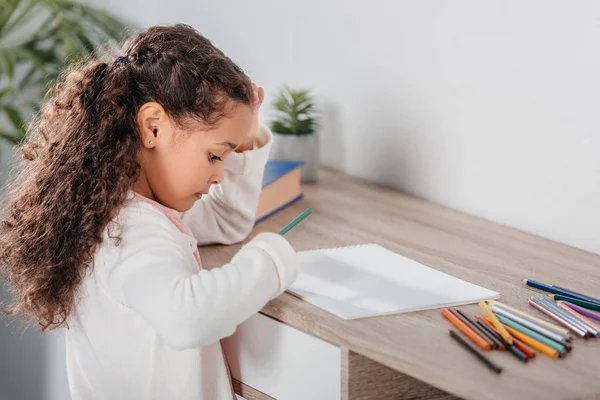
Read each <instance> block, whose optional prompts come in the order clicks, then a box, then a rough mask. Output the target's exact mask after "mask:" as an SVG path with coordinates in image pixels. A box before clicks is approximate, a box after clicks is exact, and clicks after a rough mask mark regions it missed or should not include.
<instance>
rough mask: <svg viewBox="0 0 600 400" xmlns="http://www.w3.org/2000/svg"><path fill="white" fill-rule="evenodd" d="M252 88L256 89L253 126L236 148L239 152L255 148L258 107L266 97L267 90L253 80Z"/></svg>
mask: <svg viewBox="0 0 600 400" xmlns="http://www.w3.org/2000/svg"><path fill="white" fill-rule="evenodd" d="M252 88H253V89H254V108H253V113H252V126H251V128H250V131H249V132H248V136H246V139H245V140H244V142H243V143H242V144H241V145H240V146H239V147H238V148H237V149H235V151H236V152H237V153H241V152H243V151H246V150H252V149H253V148H254V141H255V139H256V132H257V131H258V109H259V108H260V106H261V105H262V102H263V100H264V98H265V91H264V90H263V88H261V87H258V86H256V84H255V83H254V82H252Z"/></svg>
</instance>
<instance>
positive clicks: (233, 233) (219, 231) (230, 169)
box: [182, 124, 273, 245]
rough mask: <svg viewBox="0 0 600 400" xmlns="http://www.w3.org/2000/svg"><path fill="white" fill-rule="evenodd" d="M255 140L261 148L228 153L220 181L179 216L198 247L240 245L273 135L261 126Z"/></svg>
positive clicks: (249, 223) (252, 213)
mask: <svg viewBox="0 0 600 400" xmlns="http://www.w3.org/2000/svg"><path fill="white" fill-rule="evenodd" d="M255 141H256V142H257V143H258V145H259V146H261V147H259V148H257V149H254V150H248V151H244V152H243V153H235V152H234V153H231V154H230V155H229V156H228V157H227V158H226V159H225V161H224V162H225V177H224V179H223V182H222V183H221V184H219V185H213V186H212V188H211V190H210V193H209V194H208V196H205V197H203V198H202V199H201V200H200V201H197V202H196V204H194V206H193V207H192V208H191V209H190V210H189V211H186V212H185V213H183V215H182V219H183V221H184V222H185V223H186V224H187V225H188V226H189V227H190V229H191V230H192V232H193V233H194V237H195V238H196V240H197V241H198V244H200V245H205V244H213V243H219V244H232V243H237V242H241V241H242V240H244V239H245V238H246V237H247V236H248V234H249V233H250V231H251V230H252V228H253V226H254V222H255V219H256V209H257V207H258V199H259V197H260V193H261V190H262V179H263V174H264V170H265V164H266V163H267V160H268V158H269V150H270V149H271V144H272V142H273V134H272V133H271V131H270V130H269V128H267V127H266V126H265V125H262V124H261V125H260V126H259V128H258V132H257V134H256V138H255Z"/></svg>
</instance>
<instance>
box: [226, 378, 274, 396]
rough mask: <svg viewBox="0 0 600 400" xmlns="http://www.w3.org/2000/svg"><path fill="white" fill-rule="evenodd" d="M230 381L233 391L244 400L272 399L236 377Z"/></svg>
mask: <svg viewBox="0 0 600 400" xmlns="http://www.w3.org/2000/svg"><path fill="white" fill-rule="evenodd" d="M232 381H233V390H234V391H235V393H236V394H237V395H239V396H242V397H243V398H244V399H246V400H274V399H273V398H272V397H271V396H267V395H266V394H264V393H263V392H259V391H258V390H256V389H254V388H252V387H250V386H248V385H244V384H243V383H242V382H240V381H238V380H236V379H232Z"/></svg>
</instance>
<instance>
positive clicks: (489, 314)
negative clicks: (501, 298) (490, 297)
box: [479, 301, 513, 344]
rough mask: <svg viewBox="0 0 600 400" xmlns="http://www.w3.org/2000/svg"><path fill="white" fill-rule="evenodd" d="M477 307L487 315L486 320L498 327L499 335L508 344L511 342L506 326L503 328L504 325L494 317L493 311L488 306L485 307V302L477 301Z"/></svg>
mask: <svg viewBox="0 0 600 400" xmlns="http://www.w3.org/2000/svg"><path fill="white" fill-rule="evenodd" d="M479 307H481V309H482V310H483V312H484V313H485V315H486V316H487V318H488V320H490V322H491V323H492V324H494V326H495V327H496V329H498V333H500V336H502V339H504V341H505V342H506V343H508V344H513V340H512V337H510V334H509V333H508V331H507V330H506V328H504V325H502V324H501V323H500V321H498V318H496V316H495V315H494V313H493V312H491V311H490V309H489V308H487V306H486V305H485V303H484V302H483V301H480V302H479Z"/></svg>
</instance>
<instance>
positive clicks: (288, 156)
mask: <svg viewBox="0 0 600 400" xmlns="http://www.w3.org/2000/svg"><path fill="white" fill-rule="evenodd" d="M274 108H275V111H274V119H273V121H272V122H271V131H272V132H273V135H274V141H273V147H272V150H271V156H270V158H271V159H272V160H286V161H302V162H304V166H303V167H302V182H315V181H316V180H317V168H318V164H319V142H318V136H317V131H318V129H319V122H318V121H317V115H316V110H315V106H314V101H313V97H312V96H311V94H310V93H309V91H307V90H294V89H291V88H289V87H284V88H283V89H282V90H281V91H280V92H279V94H278V95H277V98H276V100H275V103H274Z"/></svg>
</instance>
